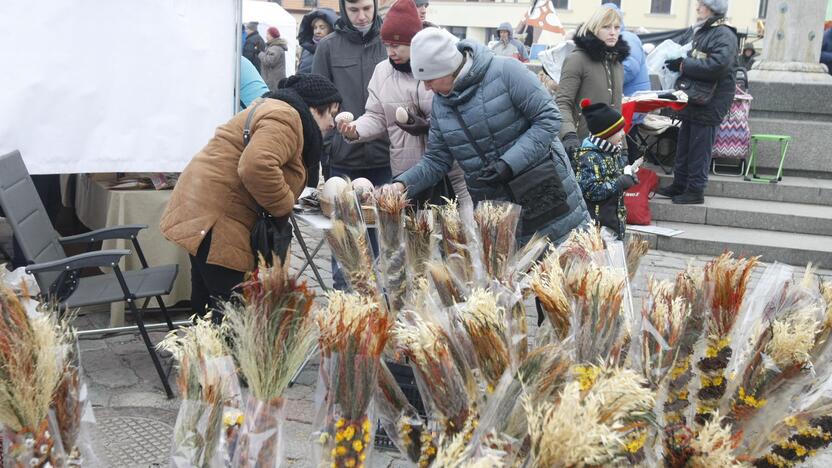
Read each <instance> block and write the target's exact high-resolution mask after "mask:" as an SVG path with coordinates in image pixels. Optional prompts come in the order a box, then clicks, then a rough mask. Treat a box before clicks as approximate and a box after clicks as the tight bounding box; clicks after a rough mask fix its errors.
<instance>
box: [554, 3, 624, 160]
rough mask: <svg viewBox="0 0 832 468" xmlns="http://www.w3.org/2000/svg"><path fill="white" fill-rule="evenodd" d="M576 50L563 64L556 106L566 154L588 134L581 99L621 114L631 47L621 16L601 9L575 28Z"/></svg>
mask: <svg viewBox="0 0 832 468" xmlns="http://www.w3.org/2000/svg"><path fill="white" fill-rule="evenodd" d="M574 40H575V46H576V47H575V50H574V51H572V53H571V54H569V55H568V56H567V57H566V60H565V61H564V62H563V71H562V72H561V77H560V82H559V83H558V93H557V104H558V108H559V109H560V112H561V115H562V116H563V124H562V125H561V127H560V138H561V141H563V146H564V148H565V149H566V152H567V154H570V155H571V154H572V153H574V151H575V150H576V149H577V148H579V147H580V146H581V141H583V139H584V138H585V137H586V136H587V135H588V132H587V127H586V121H585V120H584V119H583V117H582V116H581V106H580V103H581V100H583V99H589V100H590V101H592V102H593V103H603V104H607V105H609V106H610V107H612V108H613V109H615V110H616V111H618V112H621V98H622V96H623V94H624V65H623V63H624V60H625V59H626V58H627V57H628V56H629V55H630V47H629V46H628V45H627V42H626V41H624V39H622V38H621V17H620V16H619V14H618V12H616V11H615V10H613V9H610V8H606V7H600V8H598V9H597V10H596V11H595V13H594V14H593V15H592V17H591V18H590V19H589V21H587V22H586V23H584V24H583V25H581V27H579V28H578V31H577V33H576V34H575V38H574Z"/></svg>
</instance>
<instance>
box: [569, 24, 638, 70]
mask: <svg viewBox="0 0 832 468" xmlns="http://www.w3.org/2000/svg"><path fill="white" fill-rule="evenodd" d="M575 45H576V46H577V47H578V48H579V49H581V50H583V51H584V52H586V53H587V55H589V58H591V59H592V60H593V61H595V62H600V61H602V60H604V59H605V58H607V55H608V54H611V55H612V56H613V59H614V60H615V61H616V62H619V63H624V60H626V59H627V57H629V56H630V46H629V45H627V41H625V40H624V38H623V37H620V36H619V37H618V42H616V43H615V47H607V45H606V44H604V42H603V41H602V40H601V39H598V37H597V36H595V34H592V33H591V32H589V31H587V32H586V34H584V35H582V36H575Z"/></svg>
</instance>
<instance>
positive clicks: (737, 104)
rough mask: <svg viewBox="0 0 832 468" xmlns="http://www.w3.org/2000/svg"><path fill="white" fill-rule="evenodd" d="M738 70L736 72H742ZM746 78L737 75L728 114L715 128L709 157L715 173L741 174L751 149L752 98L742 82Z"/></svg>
mask: <svg viewBox="0 0 832 468" xmlns="http://www.w3.org/2000/svg"><path fill="white" fill-rule="evenodd" d="M744 73H745V70H739V71H738V74H744ZM747 82H748V81H747V79H743V77H738V79H737V90H736V92H735V94H734V102H733V103H731V109H730V110H729V111H728V115H726V116H725V119H724V120H723V121H722V124H721V125H720V126H719V130H717V134H716V140H715V141H714V149H713V155H712V157H711V170H712V171H713V173H714V174H717V175H731V176H742V175H743V174H744V173H745V166H746V159H747V158H748V153H749V151H750V150H751V129H750V128H749V126H748V115H749V113H750V112H751V101H752V100H753V99H754V98H753V97H752V96H751V94H749V93H748V91H747V90H746V89H745V86H743V85H742V84H743V83H747ZM720 168H730V169H734V170H735V171H738V172H732V173H720V172H718V170H719V169H720Z"/></svg>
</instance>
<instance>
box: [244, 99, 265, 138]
mask: <svg viewBox="0 0 832 468" xmlns="http://www.w3.org/2000/svg"><path fill="white" fill-rule="evenodd" d="M264 102H265V99H261V100H259V101H258V102H257V104H255V105H254V107H252V108H251V112H249V113H248V116H247V117H246V124H245V126H243V148H245V147H246V146H248V142H249V140H251V121H252V119H254V111H256V110H257V108H258V107H260V104H263V103H264Z"/></svg>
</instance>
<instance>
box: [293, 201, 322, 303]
mask: <svg viewBox="0 0 832 468" xmlns="http://www.w3.org/2000/svg"><path fill="white" fill-rule="evenodd" d="M289 220H291V222H292V229H293V230H294V231H295V239H297V241H298V244H299V245H300V250H301V251H303V256H304V257H306V262H307V263H308V264H309V268H311V269H312V273H313V274H314V275H315V279H316V280H317V281H318V284H319V285H320V286H321V289H323V290H324V291H326V290H328V289H329V288H327V286H326V284H324V280H323V279H322V278H321V273H320V272H319V271H318V266H317V265H315V261H314V259H313V257H312V255H311V254H310V253H309V247H307V245H306V241H305V240H304V239H303V233H302V232H301V231H300V227H299V226H298V222H297V221H296V220H295V216H294V215H291V216H289Z"/></svg>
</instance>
